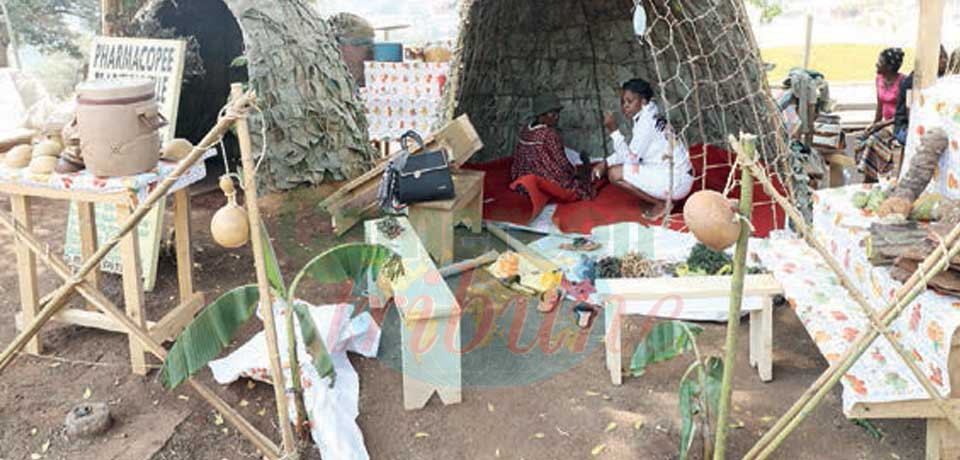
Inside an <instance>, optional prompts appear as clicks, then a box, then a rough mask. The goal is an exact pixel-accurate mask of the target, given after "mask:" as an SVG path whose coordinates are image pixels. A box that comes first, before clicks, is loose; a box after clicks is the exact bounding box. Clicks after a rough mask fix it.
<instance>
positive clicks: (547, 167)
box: [510, 94, 594, 200]
mask: <svg viewBox="0 0 960 460" xmlns="http://www.w3.org/2000/svg"><path fill="white" fill-rule="evenodd" d="M562 110H563V105H562V104H560V99H558V98H557V97H556V96H554V95H552V94H544V95H540V96H537V97H536V98H534V100H533V113H532V120H531V121H530V122H529V123H527V124H525V125H524V126H523V128H521V129H520V136H519V140H518V141H517V147H516V150H515V151H514V154H513V166H512V167H511V170H510V173H511V174H510V175H511V180H513V181H514V182H516V181H517V180H519V179H521V178H523V177H525V176H531V175H532V176H536V177H539V178H541V179H545V180H547V181H550V182H551V183H553V184H554V185H556V186H558V187H560V188H562V189H564V190H566V191H568V192H569V193H570V195H571V198H574V199H580V200H583V199H591V198H593V196H594V189H593V185H592V184H591V183H590V176H589V174H578V173H577V166H575V164H578V163H582V162H580V161H576V160H579V158H576V157H578V156H579V154H577V153H576V152H573V151H572V150H569V149H565V148H564V145H563V137H562V136H561V135H560V131H558V130H557V124H558V123H559V122H560V112H561V111H562ZM568 151H569V152H570V154H569V155H568Z"/></svg>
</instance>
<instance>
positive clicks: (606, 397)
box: [601, 395, 610, 401]
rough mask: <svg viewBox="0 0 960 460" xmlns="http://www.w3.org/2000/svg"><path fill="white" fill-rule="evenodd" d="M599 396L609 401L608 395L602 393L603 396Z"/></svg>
mask: <svg viewBox="0 0 960 460" xmlns="http://www.w3.org/2000/svg"><path fill="white" fill-rule="evenodd" d="M601 398H603V399H604V401H609V400H610V395H603V396H601Z"/></svg>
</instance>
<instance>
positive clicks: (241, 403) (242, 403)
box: [240, 399, 250, 407]
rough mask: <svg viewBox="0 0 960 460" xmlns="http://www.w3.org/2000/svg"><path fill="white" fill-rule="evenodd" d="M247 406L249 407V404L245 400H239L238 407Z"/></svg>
mask: <svg viewBox="0 0 960 460" xmlns="http://www.w3.org/2000/svg"><path fill="white" fill-rule="evenodd" d="M249 405H250V402H249V401H247V400H246V399H241V400H240V407H247V406H249Z"/></svg>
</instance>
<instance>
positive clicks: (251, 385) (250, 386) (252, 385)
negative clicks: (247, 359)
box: [247, 380, 257, 390]
mask: <svg viewBox="0 0 960 460" xmlns="http://www.w3.org/2000/svg"><path fill="white" fill-rule="evenodd" d="M256 387H257V384H256V382H254V381H253V380H247V389H248V390H252V389H254V388H256Z"/></svg>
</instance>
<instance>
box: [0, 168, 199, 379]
mask: <svg viewBox="0 0 960 460" xmlns="http://www.w3.org/2000/svg"><path fill="white" fill-rule="evenodd" d="M0 193H5V194H8V195H9V196H10V202H11V205H12V210H13V215H14V218H15V219H16V221H17V224H18V225H19V226H20V227H21V228H22V229H24V230H25V231H28V232H30V231H32V229H33V216H32V207H31V205H32V203H33V199H34V198H40V197H42V198H49V199H54V200H63V201H65V202H69V201H70V200H76V201H77V202H78V206H79V207H80V212H79V215H80V219H79V220H80V234H81V246H82V251H83V255H84V257H87V258H88V257H90V256H91V255H93V254H94V253H95V252H96V250H97V246H96V245H97V234H96V231H97V230H96V222H95V218H94V212H93V206H94V204H96V203H104V204H108V205H112V206H115V207H116V209H117V218H118V220H119V221H126V220H127V219H128V218H129V217H130V215H131V213H132V211H133V209H132V208H131V200H130V196H129V195H128V194H127V193H125V192H111V193H104V194H97V193H94V192H82V193H78V192H76V191H67V190H55V189H50V188H43V187H35V186H27V185H21V184H13V183H0ZM173 195H174V225H175V226H176V230H177V232H176V253H177V280H178V285H179V289H180V303H179V305H177V306H176V307H175V308H174V309H173V310H171V311H170V312H169V313H167V315H166V316H164V317H163V318H162V319H160V321H157V322H152V321H146V320H145V318H144V313H143V305H144V293H143V281H142V280H143V278H142V274H141V271H140V267H141V265H140V251H139V247H140V245H139V242H138V235H137V232H136V231H132V232H128V233H127V234H125V235H124V236H123V239H122V240H121V242H120V258H121V261H122V263H123V296H124V307H125V310H126V312H127V315H128V316H129V317H130V319H131V320H133V322H134V323H135V324H137V325H139V326H142V327H145V328H146V329H147V330H148V331H149V332H150V335H151V336H152V337H153V338H154V339H155V340H156V341H157V342H161V343H162V342H165V341H168V340H171V339H173V338H175V337H176V336H177V334H179V333H180V331H181V330H183V328H184V327H185V326H186V324H187V323H188V322H190V320H191V319H193V316H194V315H195V314H196V312H197V311H198V310H200V308H201V307H203V305H204V303H203V294H200V293H195V292H193V258H192V256H191V251H190V195H189V192H188V191H187V190H186V189H181V190H179V191H176V192H174V193H173ZM14 245H15V253H16V254H17V274H18V278H19V280H20V305H21V312H20V314H19V315H17V317H16V322H17V326H18V328H21V329H22V328H23V325H24V324H27V323H29V322H30V321H31V320H33V318H34V317H36V315H37V312H38V291H37V263H36V256H35V255H34V254H33V253H32V252H31V250H30V248H29V247H28V246H27V244H26V243H25V242H24V240H23V239H22V238H17V239H16V241H15V242H14ZM51 268H52V267H51ZM86 280H87V281H88V282H89V283H90V285H91V286H92V287H94V288H95V289H99V287H100V283H99V281H100V276H99V273H98V271H97V270H92V271H91V273H90V274H89V275H87V277H86ZM54 319H56V320H58V321H62V322H65V323H68V324H76V325H79V326H85V327H93V328H97V329H104V330H108V331H115V332H125V333H127V334H128V335H129V332H128V331H126V330H125V329H124V327H123V325H121V324H118V323H117V322H115V321H113V320H112V319H110V318H109V317H108V316H107V315H105V314H103V313H100V312H97V311H91V310H90V309H89V308H87V309H79V308H67V309H64V310H62V311H61V312H60V313H58V314H57V315H56V316H54ZM129 341H130V364H131V366H132V367H133V373H134V374H137V375H146V373H147V362H146V355H147V354H148V353H147V351H146V350H145V349H144V348H143V346H142V345H141V344H140V343H139V342H138V341H137V340H136V339H135V338H133V337H130V339H129ZM26 350H27V352H28V353H33V354H39V353H41V352H42V350H43V345H42V343H41V341H40V338H39V336H37V337H34V338H33V339H31V340H30V342H29V343H28V345H27V348H26Z"/></svg>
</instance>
